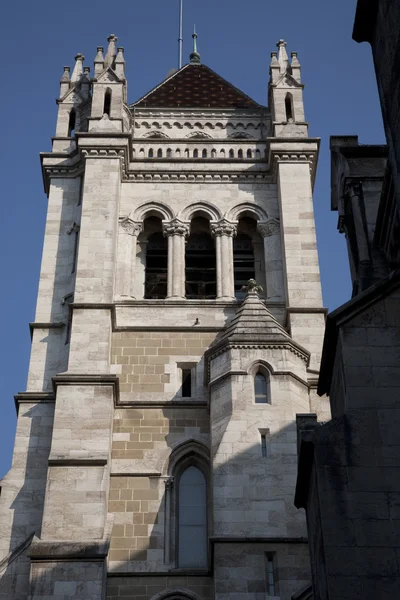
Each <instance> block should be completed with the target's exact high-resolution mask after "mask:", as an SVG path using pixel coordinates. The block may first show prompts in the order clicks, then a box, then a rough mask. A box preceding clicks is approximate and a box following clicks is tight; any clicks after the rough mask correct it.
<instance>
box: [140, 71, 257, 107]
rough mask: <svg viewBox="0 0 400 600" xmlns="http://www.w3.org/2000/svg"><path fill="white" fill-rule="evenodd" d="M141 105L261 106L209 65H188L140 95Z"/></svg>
mask: <svg viewBox="0 0 400 600" xmlns="http://www.w3.org/2000/svg"><path fill="white" fill-rule="evenodd" d="M132 106H134V107H140V108H260V104H257V102H255V101H254V100H252V99H251V98H249V96H246V94H244V93H243V92H241V91H240V90H238V89H237V88H235V87H234V86H233V85H232V84H231V83H229V82H228V81H226V79H223V78H222V77H220V76H219V75H218V74H217V73H215V71H213V70H212V69H209V68H208V67H206V66H205V65H193V64H189V65H185V66H184V67H183V68H182V69H180V70H179V71H177V72H176V73H175V74H174V75H172V76H171V77H169V78H168V79H166V80H165V81H164V82H163V83H161V84H160V85H158V86H157V87H155V88H154V89H153V90H151V91H150V92H149V93H148V94H146V95H145V96H143V97H142V98H140V99H139V100H138V101H137V102H135V103H134V104H133V105H132Z"/></svg>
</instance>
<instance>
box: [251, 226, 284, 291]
mask: <svg viewBox="0 0 400 600" xmlns="http://www.w3.org/2000/svg"><path fill="white" fill-rule="evenodd" d="M257 228H258V231H259V232H260V233H261V235H262V236H263V238H264V256H265V281H266V287H267V289H266V290H265V293H266V297H267V298H268V299H269V300H277V301H279V300H282V301H283V300H284V299H285V288H284V280H283V261H282V244H281V236H280V225H279V221H278V220H277V219H269V220H268V221H263V222H259V223H258V225H257Z"/></svg>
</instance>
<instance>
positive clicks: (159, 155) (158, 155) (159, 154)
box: [157, 148, 162, 158]
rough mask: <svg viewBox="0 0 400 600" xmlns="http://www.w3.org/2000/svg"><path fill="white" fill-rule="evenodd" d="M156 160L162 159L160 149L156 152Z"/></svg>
mask: <svg viewBox="0 0 400 600" xmlns="http://www.w3.org/2000/svg"><path fill="white" fill-rule="evenodd" d="M157 158H162V150H161V148H159V149H158V150H157Z"/></svg>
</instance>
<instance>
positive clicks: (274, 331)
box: [220, 292, 290, 344]
mask: <svg viewBox="0 0 400 600" xmlns="http://www.w3.org/2000/svg"><path fill="white" fill-rule="evenodd" d="M277 339H285V340H286V339H290V336H289V334H288V333H287V332H286V331H285V329H284V328H283V327H282V325H280V324H279V323H278V321H277V320H276V319H275V317H274V316H273V315H272V314H271V313H270V311H269V310H268V308H267V307H266V306H265V304H264V303H263V302H262V301H261V300H260V297H259V296H258V294H257V292H249V293H248V294H247V296H246V298H245V300H244V301H243V302H242V304H241V305H240V307H239V308H238V310H237V312H236V315H235V317H234V318H233V319H232V321H231V322H230V324H229V325H228V327H227V329H226V331H225V333H224V335H223V336H222V338H221V340H220V341H221V342H222V341H223V340H224V341H229V342H242V343H246V342H247V343H251V344H257V342H259V343H265V342H266V341H269V340H277Z"/></svg>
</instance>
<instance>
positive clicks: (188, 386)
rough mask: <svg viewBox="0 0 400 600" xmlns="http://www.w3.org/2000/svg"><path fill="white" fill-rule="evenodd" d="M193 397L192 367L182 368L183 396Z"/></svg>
mask: <svg viewBox="0 0 400 600" xmlns="http://www.w3.org/2000/svg"><path fill="white" fill-rule="evenodd" d="M191 397H192V369H182V398H191Z"/></svg>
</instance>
